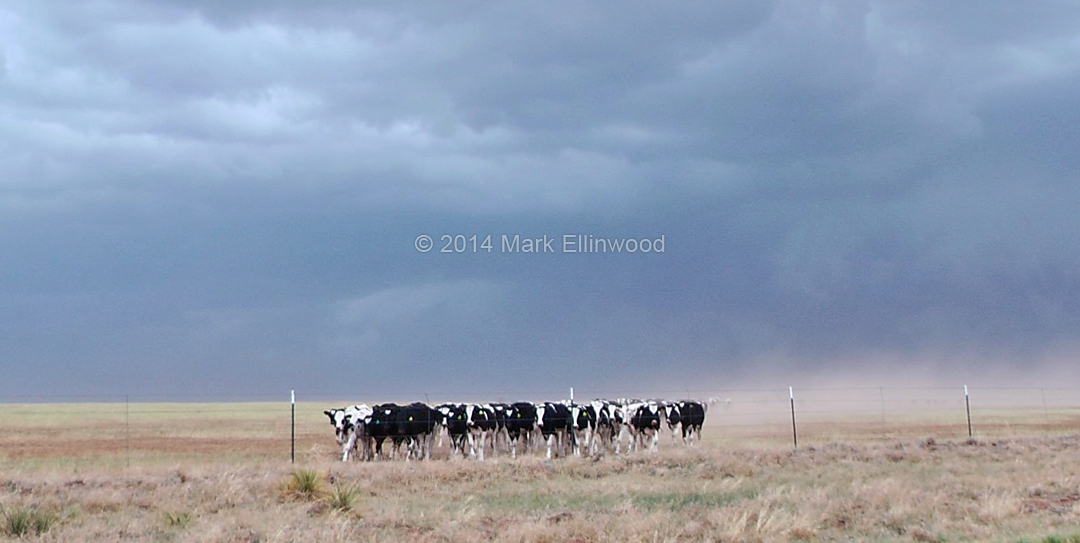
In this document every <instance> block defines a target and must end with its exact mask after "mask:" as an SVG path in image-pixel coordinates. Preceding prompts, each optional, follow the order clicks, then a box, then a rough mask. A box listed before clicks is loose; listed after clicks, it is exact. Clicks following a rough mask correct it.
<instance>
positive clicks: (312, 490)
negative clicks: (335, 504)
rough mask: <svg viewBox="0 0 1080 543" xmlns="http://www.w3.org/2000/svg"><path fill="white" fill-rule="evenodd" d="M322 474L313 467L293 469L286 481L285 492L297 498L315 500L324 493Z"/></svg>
mask: <svg viewBox="0 0 1080 543" xmlns="http://www.w3.org/2000/svg"><path fill="white" fill-rule="evenodd" d="M322 486H323V480H322V476H321V475H319V473H318V472H317V471H315V470H313V469H297V470H293V472H292V475H291V476H290V477H289V481H288V482H287V483H285V492H286V493H287V494H289V495H290V496H293V497H295V498H302V499H306V500H314V499H316V498H318V497H319V495H320V494H322Z"/></svg>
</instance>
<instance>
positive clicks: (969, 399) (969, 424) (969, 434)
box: [964, 385, 973, 437]
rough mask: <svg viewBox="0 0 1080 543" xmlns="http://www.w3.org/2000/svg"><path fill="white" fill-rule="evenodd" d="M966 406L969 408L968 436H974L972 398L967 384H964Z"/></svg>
mask: <svg viewBox="0 0 1080 543" xmlns="http://www.w3.org/2000/svg"><path fill="white" fill-rule="evenodd" d="M964 406H965V407H966V408H967V421H968V437H973V436H972V433H971V398H970V397H969V396H968V388H967V385H964Z"/></svg>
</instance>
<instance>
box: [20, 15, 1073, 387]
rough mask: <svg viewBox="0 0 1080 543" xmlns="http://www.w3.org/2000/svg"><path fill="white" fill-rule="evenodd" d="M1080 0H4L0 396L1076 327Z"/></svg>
mask: <svg viewBox="0 0 1080 543" xmlns="http://www.w3.org/2000/svg"><path fill="white" fill-rule="evenodd" d="M1078 12H1080V8H1078V7H1077V6H1076V5H1075V4H1073V3H1069V2H1042V3H1039V4H1037V5H1032V6H1026V7H1025V10H1023V11H1022V12H1021V11H1017V10H1015V9H1006V8H1004V7H1002V8H997V7H993V6H985V5H982V4H978V3H971V2H951V3H946V4H942V3H940V2H923V3H917V2H908V3H903V4H897V3H893V2H805V1H799V2H773V3H768V2H760V1H753V2H750V1H746V2H742V1H735V2H723V3H716V2H689V3H685V2H684V3H676V4H673V5H659V4H656V3H655V2H630V3H625V2H624V3H619V4H610V5H581V4H580V3H575V2H557V3H554V4H553V3H546V4H544V5H539V4H535V3H527V2H504V3H498V4H495V5H492V4H490V3H470V2H455V3H453V4H437V5H431V4H430V3H424V2H398V3H355V2H334V1H325V2H317V3H313V4H310V5H305V7H303V8H300V7H298V5H296V4H294V3H286V2H251V3H247V2H227V3H222V2H199V1H173V2H166V1H157V2H135V1H129V2H123V1H111V2H64V3H61V2H16V1H4V2H0V61H2V62H0V254H2V255H3V258H2V259H0V297H2V298H3V299H4V300H6V301H5V302H4V303H3V304H0V345H3V347H4V349H3V351H4V352H3V353H2V354H0V360H2V363H3V365H4V366H5V368H6V369H7V371H5V374H6V375H7V377H6V378H5V379H4V380H3V381H2V382H0V394H6V395H9V396H10V395H19V394H24V395H36V394H61V395H63V394H77V393H86V394H123V393H136V392H146V393H149V394H163V395H165V394H175V393H211V394H229V393H235V394H263V393H277V392H278V391H280V390H286V389H290V388H297V389H300V390H306V391H314V393H317V394H321V395H327V396H331V395H342V394H352V393H353V392H354V391H363V392H364V393H386V394H414V393H417V391H430V392H433V393H439V392H441V391H445V392H446V393H447V394H449V395H452V393H453V392H455V391H463V390H489V389H490V390H502V391H511V392H513V391H530V390H534V391H541V390H542V391H547V390H563V388H564V387H565V386H570V385H573V384H575V383H577V384H578V386H581V387H589V386H592V387H595V388H597V389H599V388H604V389H610V388H615V387H619V386H625V387H631V386H635V385H637V386H639V387H640V384H641V383H642V382H643V381H646V380H647V382H649V383H653V384H655V386H656V387H675V388H676V389H680V390H681V389H683V388H686V387H688V386H707V385H713V384H720V383H724V382H729V381H730V380H732V379H738V378H742V377H745V376H748V375H753V374H755V373H756V372H761V371H766V370H767V371H769V372H784V373H785V374H789V375H790V374H792V373H793V372H806V371H818V370H826V369H830V368H850V367H855V368H862V369H883V370H896V369H899V368H901V367H904V366H906V365H912V364H923V365H929V366H931V367H934V368H938V369H940V370H941V371H958V372H967V373H969V374H971V373H975V374H977V373H978V372H981V371H985V370H986V368H990V367H997V366H1006V367H1026V366H1031V365H1040V364H1053V363H1056V362H1061V361H1062V360H1067V359H1069V358H1075V354H1076V351H1077V349H1076V347H1077V339H1076V331H1077V330H1080V309H1078V308H1080V272H1078V271H1077V270H1080V249H1078V248H1080V224H1078V223H1080V219H1078V218H1077V217H1078V216H1080V214H1078V213H1077V211H1078V205H1077V202H1080V184H1078V183H1077V181H1078V179H1077V172H1078V171H1080V159H1078V158H1077V157H1080V148H1078V147H1080V143H1078V142H1080V140H1078V139H1077V138H1075V137H1074V130H1075V127H1076V126H1078V125H1080V98H1078V97H1080V92H1078V90H1080V89H1078V86H1080V85H1078V75H1080V74H1078V71H1077V68H1078V66H1080V34H1077V32H1076V28H1077V25H1076V22H1077V21H1078V19H1080V17H1078V15H1080V13H1078ZM576 233H584V234H592V235H596V236H601V237H634V238H641V237H649V238H655V237H658V236H660V235H664V236H665V239H666V248H665V253H664V254H651V255H643V254H636V255H625V254H623V255H566V254H554V255H550V254H549V255H521V254H516V255H508V254H500V253H499V246H498V244H499V239H498V238H499V236H500V235H502V234H508V235H511V236H512V235H514V234H521V235H522V236H541V235H545V234H546V235H548V236H561V235H562V234H576ZM419 234H428V235H432V236H434V237H436V238H438V237H439V236H440V235H442V234H464V235H472V234H479V235H480V237H481V238H483V236H484V235H487V234H492V235H493V236H494V238H495V244H496V247H495V251H494V252H493V253H492V254H486V253H481V254H461V255H445V254H437V253H435V252H433V253H428V254H420V253H418V252H417V251H416V250H415V249H414V248H413V239H414V238H415V237H416V236H417V235H419ZM441 246H442V243H440V242H439V241H438V240H437V239H436V248H439V247H441ZM703 376H707V377H703Z"/></svg>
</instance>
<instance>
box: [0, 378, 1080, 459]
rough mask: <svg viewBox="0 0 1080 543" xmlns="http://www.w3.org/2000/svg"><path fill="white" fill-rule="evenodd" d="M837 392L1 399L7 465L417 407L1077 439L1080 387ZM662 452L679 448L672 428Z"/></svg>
mask: <svg viewBox="0 0 1080 543" xmlns="http://www.w3.org/2000/svg"><path fill="white" fill-rule="evenodd" d="M968 392H969V394H968V395H965V390H964V388H963V387H885V386H881V387H847V388H844V387H840V388H798V387H795V388H793V389H789V388H786V387H785V388H761V389H745V388H740V389H699V390H695V389H683V390H651V391H650V390H636V391H634V390H631V391H625V390H624V391H617V390H605V389H578V390H571V389H566V390H549V391H546V392H543V391H541V392H532V393H518V392H500V393H498V394H495V395H491V396H488V397H483V396H482V395H481V394H478V393H477V392H476V391H461V392H458V393H448V392H445V391H444V392H439V393H420V394H417V393H411V394H401V395H393V396H391V397H364V396H358V397H352V398H332V397H328V396H326V395H319V394H316V393H309V394H306V395H305V394H304V392H303V391H296V400H297V401H298V403H296V404H293V403H291V400H292V398H290V391H284V392H283V394H281V395H280V396H279V397H277V398H273V397H269V396H265V395H263V396H247V397H244V396H236V395H231V396H228V397H224V396H222V397H207V396H204V395H203V396H195V395H175V396H168V397H163V396H145V395H124V396H112V397H102V396H95V397H89V396H88V397H83V398H73V397H70V396H69V397H56V396H48V395H41V396H13V397H11V396H9V397H0V466H4V467H27V466H36V465H44V466H57V465H62V466H74V467H79V466H100V465H105V466H111V467H121V468H127V467H130V466H133V465H161V464H165V465H189V464H191V463H199V462H236V463H248V462H271V463H273V462H290V461H296V462H313V461H329V460H333V459H335V458H337V457H338V455H339V454H340V452H339V449H338V446H337V444H336V442H335V440H334V431H333V428H332V427H331V426H330V424H329V419H328V418H327V417H326V416H325V415H324V414H323V410H324V409H331V408H336V407H343V406H346V405H352V404H359V403H367V404H369V405H370V404H375V403H383V402H397V403H401V404H407V403H411V402H415V401H421V402H425V403H428V404H429V405H437V404H440V403H444V402H466V403H469V402H475V403H487V402H505V403H510V402H514V401H522V400H524V401H534V402H541V401H563V400H571V399H572V400H574V401H575V402H577V403H585V402H588V401H590V400H592V399H596V398H605V399H611V400H614V399H619V398H636V399H665V400H682V399H695V400H697V401H700V402H703V403H705V404H708V406H709V409H708V412H707V415H706V424H705V429H704V431H703V446H706V447H795V446H797V447H813V446H819V445H822V444H825V443H829V442H889V441H897V440H911V439H926V438H929V437H933V438H935V439H939V440H940V439H966V438H968V437H969V436H971V437H974V438H978V439H999V438H1008V437H1020V436H1040V435H1061V434H1070V433H1077V432H1080V388H1066V387H1041V388H1030V387H1027V388H1025V387H1011V388H1010V387H985V388H974V387H973V388H971V389H970V390H969V391H968ZM663 434H664V435H662V437H661V441H660V443H661V449H663V448H665V447H672V446H682V445H675V444H674V440H673V439H672V437H670V434H669V433H668V431H667V429H666V428H665V430H664V432H663Z"/></svg>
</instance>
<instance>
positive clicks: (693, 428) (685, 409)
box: [679, 400, 709, 445]
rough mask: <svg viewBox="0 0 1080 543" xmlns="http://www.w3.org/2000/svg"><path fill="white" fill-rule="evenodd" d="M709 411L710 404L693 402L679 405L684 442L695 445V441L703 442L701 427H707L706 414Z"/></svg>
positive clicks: (689, 401)
mask: <svg viewBox="0 0 1080 543" xmlns="http://www.w3.org/2000/svg"><path fill="white" fill-rule="evenodd" d="M708 410H709V404H702V403H699V402H695V401H692V400H687V401H685V402H680V403H679V411H680V413H681V419H680V420H681V422H682V435H683V441H684V442H686V443H689V444H690V445H693V444H694V441H695V440H697V441H698V442H700V441H701V427H702V426H704V425H705V412H706V411H708Z"/></svg>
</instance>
